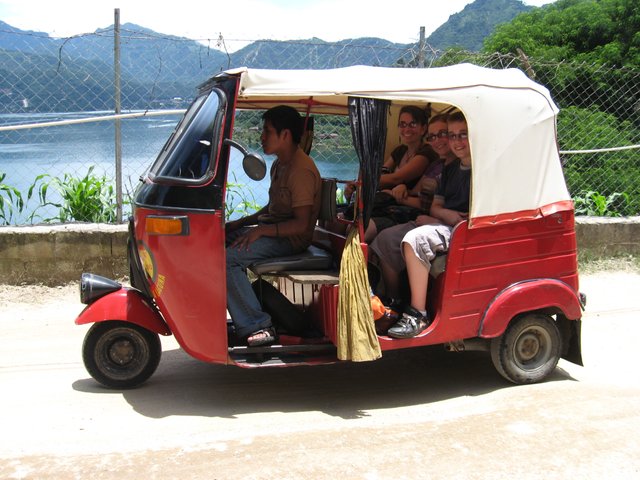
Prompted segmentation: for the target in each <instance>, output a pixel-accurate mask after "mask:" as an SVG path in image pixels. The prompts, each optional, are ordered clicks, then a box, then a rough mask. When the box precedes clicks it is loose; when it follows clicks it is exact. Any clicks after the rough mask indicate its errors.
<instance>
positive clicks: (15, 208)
mask: <svg viewBox="0 0 640 480" xmlns="http://www.w3.org/2000/svg"><path fill="white" fill-rule="evenodd" d="M6 177H7V174H6V173H4V172H0V225H9V224H11V221H12V220H13V216H14V214H15V213H21V212H22V210H23V209H24V200H23V199H22V194H21V193H20V191H19V190H18V189H17V188H15V187H12V186H11V185H7V184H5V183H4V179H5V178H6Z"/></svg>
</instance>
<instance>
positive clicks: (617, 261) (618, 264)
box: [578, 254, 640, 275]
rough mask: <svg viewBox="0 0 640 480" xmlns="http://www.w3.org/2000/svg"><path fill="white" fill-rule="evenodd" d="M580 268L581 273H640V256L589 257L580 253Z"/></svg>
mask: <svg viewBox="0 0 640 480" xmlns="http://www.w3.org/2000/svg"><path fill="white" fill-rule="evenodd" d="M578 269H579V272H580V274H581V275H589V274H594V273H598V272H628V273H640V256H635V255H624V256H618V257H608V258H593V257H591V258H589V257H588V256H587V255H581V254H578Z"/></svg>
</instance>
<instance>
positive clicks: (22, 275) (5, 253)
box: [0, 217, 640, 286]
mask: <svg viewBox="0 0 640 480" xmlns="http://www.w3.org/2000/svg"><path fill="white" fill-rule="evenodd" d="M127 234H128V232H127V225H126V224H124V225H107V224H96V223H92V224H65V225H38V226H25V227H0V283H4V284H8V285H21V284H43V285H51V286H55V285H63V284H66V283H69V282H72V281H77V280H79V278H80V275H81V273H82V272H92V273H96V274H98V275H103V276H105V277H109V278H115V279H118V278H123V277H126V276H127V275H128V274H129V266H128V265H127ZM576 235H577V239H578V249H579V252H580V256H581V258H588V259H598V258H610V257H619V256H627V255H638V254H640V217H625V218H603V217H578V218H577V219H576Z"/></svg>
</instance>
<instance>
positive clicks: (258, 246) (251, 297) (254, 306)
mask: <svg viewBox="0 0 640 480" xmlns="http://www.w3.org/2000/svg"><path fill="white" fill-rule="evenodd" d="M248 228H251V227H244V228H241V229H239V230H236V231H235V232H233V233H231V234H229V235H228V236H227V310H229V313H230V314H231V320H232V321H233V325H234V326H235V329H236V335H237V336H238V338H245V337H247V336H249V335H251V334H252V333H254V332H257V331H258V330H261V329H263V328H268V327H271V317H270V316H269V314H267V313H266V312H264V311H263V310H262V307H261V306H260V302H259V301H258V297H257V296H256V294H255V293H254V291H253V288H251V282H250V281H249V277H247V273H246V270H247V267H248V266H249V265H251V264H252V263H254V262H256V261H258V260H264V259H268V258H275V257H284V256H287V255H292V254H294V253H296V252H295V250H294V249H293V247H292V246H291V242H289V240H288V239H286V238H274V237H260V238H259V239H258V240H256V241H255V242H253V243H252V244H251V245H249V249H248V250H240V249H238V248H231V247H229V246H228V245H230V244H231V243H232V242H233V240H234V239H236V238H237V237H238V236H240V235H243V234H244V233H246V231H247V229H248Z"/></svg>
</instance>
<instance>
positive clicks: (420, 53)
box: [418, 27, 426, 68]
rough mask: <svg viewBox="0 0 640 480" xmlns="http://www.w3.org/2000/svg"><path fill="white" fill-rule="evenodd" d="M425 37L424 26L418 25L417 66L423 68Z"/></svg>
mask: <svg viewBox="0 0 640 480" xmlns="http://www.w3.org/2000/svg"><path fill="white" fill-rule="evenodd" d="M425 48H426V39H425V35H424V27H420V43H419V44H418V68H425V67H426V63H425V55H424V51H425Z"/></svg>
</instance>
